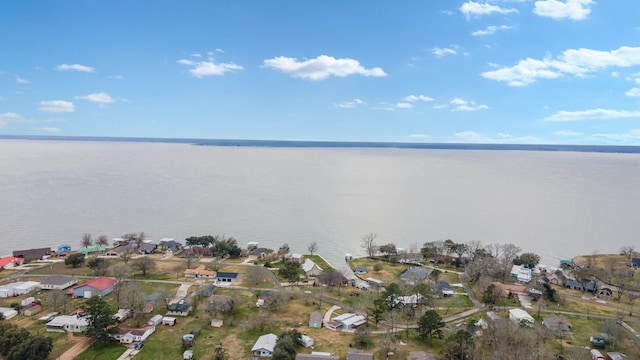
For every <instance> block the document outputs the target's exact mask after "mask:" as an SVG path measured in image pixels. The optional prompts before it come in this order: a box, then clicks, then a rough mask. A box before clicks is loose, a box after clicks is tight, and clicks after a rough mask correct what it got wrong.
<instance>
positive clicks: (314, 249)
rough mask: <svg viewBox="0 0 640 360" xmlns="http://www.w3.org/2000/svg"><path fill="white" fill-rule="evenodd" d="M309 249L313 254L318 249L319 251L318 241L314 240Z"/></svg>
mask: <svg viewBox="0 0 640 360" xmlns="http://www.w3.org/2000/svg"><path fill="white" fill-rule="evenodd" d="M307 250H309V254H311V255H313V254H314V253H315V252H316V251H318V243H317V242H315V241H314V242H312V243H311V244H309V247H307Z"/></svg>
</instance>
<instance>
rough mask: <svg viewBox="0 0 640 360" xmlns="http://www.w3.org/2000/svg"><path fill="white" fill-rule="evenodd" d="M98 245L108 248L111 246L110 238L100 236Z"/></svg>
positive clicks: (97, 240)
mask: <svg viewBox="0 0 640 360" xmlns="http://www.w3.org/2000/svg"><path fill="white" fill-rule="evenodd" d="M96 245H102V246H107V245H109V237H108V236H107V235H100V236H98V238H97V239H96Z"/></svg>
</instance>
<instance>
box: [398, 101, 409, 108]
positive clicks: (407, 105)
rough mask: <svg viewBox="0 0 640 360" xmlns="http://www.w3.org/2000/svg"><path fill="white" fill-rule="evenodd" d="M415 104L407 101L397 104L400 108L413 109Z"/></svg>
mask: <svg viewBox="0 0 640 360" xmlns="http://www.w3.org/2000/svg"><path fill="white" fill-rule="evenodd" d="M412 107H413V105H411V104H410V103H407V102H399V103H397V104H396V108H398V109H411V108H412Z"/></svg>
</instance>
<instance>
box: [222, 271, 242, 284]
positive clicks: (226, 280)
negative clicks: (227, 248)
mask: <svg viewBox="0 0 640 360" xmlns="http://www.w3.org/2000/svg"><path fill="white" fill-rule="evenodd" d="M239 279H240V275H239V274H238V273H235V272H222V271H220V272H218V273H217V274H216V282H219V283H223V284H232V283H235V282H238V280H239Z"/></svg>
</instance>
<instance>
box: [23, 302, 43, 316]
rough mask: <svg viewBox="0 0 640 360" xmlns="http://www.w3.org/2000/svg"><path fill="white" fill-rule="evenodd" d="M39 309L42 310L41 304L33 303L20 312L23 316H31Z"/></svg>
mask: <svg viewBox="0 0 640 360" xmlns="http://www.w3.org/2000/svg"><path fill="white" fill-rule="evenodd" d="M40 311H42V306H40V305H33V306H31V307H28V308H27V309H25V310H24V311H22V313H23V314H24V316H32V315H35V314H37V313H39V312H40Z"/></svg>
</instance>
